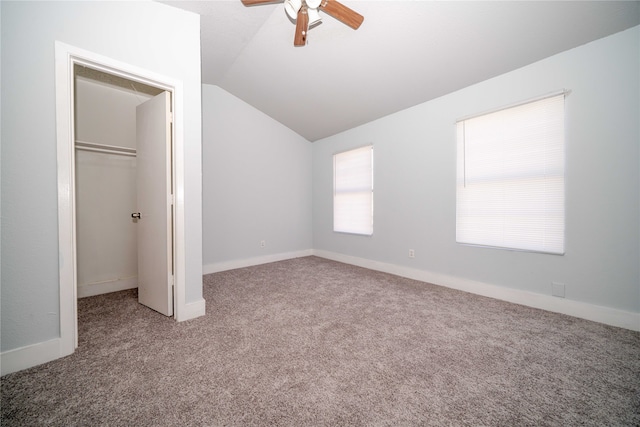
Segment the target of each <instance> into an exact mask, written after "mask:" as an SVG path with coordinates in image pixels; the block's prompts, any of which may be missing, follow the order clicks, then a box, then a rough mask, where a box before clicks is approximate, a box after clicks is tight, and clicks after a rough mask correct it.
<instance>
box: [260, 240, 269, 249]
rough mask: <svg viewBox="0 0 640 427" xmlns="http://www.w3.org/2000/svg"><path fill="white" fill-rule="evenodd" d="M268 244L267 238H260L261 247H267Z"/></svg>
mask: <svg viewBox="0 0 640 427" xmlns="http://www.w3.org/2000/svg"><path fill="white" fill-rule="evenodd" d="M266 246H267V242H266V240H260V247H261V248H264V247H266Z"/></svg>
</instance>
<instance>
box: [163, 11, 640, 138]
mask: <svg viewBox="0 0 640 427" xmlns="http://www.w3.org/2000/svg"><path fill="white" fill-rule="evenodd" d="M341 1H342V3H343V4H345V5H346V6H348V7H350V8H352V9H354V10H355V11H357V12H358V13H360V14H361V15H363V16H364V18H365V19H364V23H363V24H362V26H361V27H360V28H359V29H358V30H353V29H351V28H349V27H347V26H346V25H344V24H342V23H340V22H339V21H337V20H335V19H334V18H332V17H331V16H329V15H326V14H324V13H322V12H321V14H322V16H323V22H322V24H321V25H319V26H317V27H315V28H313V29H311V30H310V31H309V35H308V38H307V40H308V44H307V46H304V47H297V48H296V47H294V46H293V35H294V30H295V24H294V23H293V22H292V21H290V20H289V18H288V17H287V15H286V13H285V12H284V8H283V6H282V4H281V3H275V4H264V5H257V6H251V7H246V6H244V5H242V3H241V1H240V0H207V1H163V3H167V4H169V5H171V6H175V7H179V8H182V9H186V10H189V11H192V12H196V13H198V14H200V15H201V34H202V82H203V83H208V84H214V85H218V86H220V87H222V88H223V89H225V90H227V91H228V92H230V93H232V94H233V95H235V96H237V97H238V98H240V99H242V100H244V101H246V102H247V103H249V104H251V105H253V106H254V107H256V108H258V109H260V110H261V111H263V112H264V113H266V114H268V115H269V116H271V117H273V118H274V119H276V120H278V121H279V122H281V123H283V124H284V125H286V126H287V127H289V128H290V129H293V130H294V131H295V132H297V133H299V134H300V135H302V136H303V137H305V138H306V139H308V140H309V141H316V140H318V139H322V138H324V137H327V136H330V135H333V134H336V133H339V132H342V131H344V130H347V129H350V128H353V127H355V126H358V125H361V124H364V123H367V122H370V121H372V120H375V119H377V118H380V117H383V116H386V115H388V114H392V113H394V112H397V111H400V110H403V109H405V108H408V107H411V106H413V105H417V104H420V103H423V102H426V101H428V100H431V99H434V98H437V97H439V96H442V95H445V94H447V93H450V92H453V91H456V90H458V89H461V88H464V87H466V86H469V85H472V84H474V83H477V82H480V81H483V80H486V79H488V78H491V77H494V76H497V75H500V74H503V73H505V72H508V71H511V70H514V69H516V68H519V67H522V66H524V65H527V64H531V63H533V62H536V61H538V60H540V59H543V58H546V57H548V56H551V55H553V54H556V53H559V52H562V51H565V50H567V49H571V48H573V47H576V46H580V45H582V44H585V43H588V42H590V41H593V40H596V39H598V38H602V37H604V36H607V35H610V34H613V33H616V32H619V31H622V30H624V29H627V28H630V27H633V26H635V25H638V24H640V2H638V1H429V0H424V1H418V0H414V1H405V0H397V1H361V0H341Z"/></svg>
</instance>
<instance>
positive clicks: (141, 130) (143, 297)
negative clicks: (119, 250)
mask: <svg viewBox="0 0 640 427" xmlns="http://www.w3.org/2000/svg"><path fill="white" fill-rule="evenodd" d="M136 121H137V147H136V149H137V156H136V157H137V160H136V168H137V186H138V188H137V190H138V211H137V212H136V213H134V214H137V216H138V217H139V219H138V221H137V222H138V224H137V228H138V230H137V233H138V301H139V302H140V303H141V304H144V305H146V306H147V307H149V308H152V309H154V310H156V311H158V312H160V313H162V314H164V315H166V316H171V315H173V239H172V195H171V95H170V94H169V92H163V93H161V94H160V95H157V96H156V97H155V98H152V99H150V100H148V101H146V102H144V103H143V104H140V105H138V107H137V108H136Z"/></svg>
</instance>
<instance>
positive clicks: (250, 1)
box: [242, 0, 282, 6]
mask: <svg viewBox="0 0 640 427" xmlns="http://www.w3.org/2000/svg"><path fill="white" fill-rule="evenodd" d="M281 1H282V0H242V4H243V5H245V6H253V5H254V4H265V3H280V2H281Z"/></svg>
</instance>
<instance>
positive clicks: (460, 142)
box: [455, 90, 568, 255]
mask: <svg viewBox="0 0 640 427" xmlns="http://www.w3.org/2000/svg"><path fill="white" fill-rule="evenodd" d="M567 93H568V91H566V90H561V91H556V92H552V93H549V94H546V95H543V96H540V97H536V98H533V99H529V100H526V101H523V102H518V103H514V104H510V105H508V106H505V107H501V108H498V109H494V110H490V111H487V112H483V113H479V114H475V115H472V116H467V117H464V118H461V119H458V120H457V121H456V123H455V125H456V220H455V227H456V229H455V233H456V243H458V244H461V245H466V246H476V247H485V248H494V249H503V250H509V251H521V252H532V253H544V254H551V255H564V254H565V252H566V169H567V168H566V148H567V135H566V105H565V104H566V102H565V99H566V95H567ZM551 98H554V99H551ZM542 101H546V102H549V103H551V102H554V101H557V102H558V104H556V107H558V110H559V111H558V113H559V114H561V116H560V117H555V118H553V119H551V120H549V122H551V123H552V129H554V130H555V134H554V138H558V139H557V142H556V143H555V144H556V145H555V146H553V147H554V148H553V150H555V151H554V153H556V154H555V156H559V157H553V156H552V155H549V154H544V155H540V158H541V159H542V158H543V159H544V160H541V161H544V162H549V165H553V164H554V165H555V167H556V168H558V169H557V171H559V173H550V172H549V171H551V170H552V168H547V163H545V164H544V165H545V167H544V168H541V169H540V168H539V165H536V164H532V165H528V166H529V167H530V169H526V170H525V171H524V172H523V170H518V171H517V172H516V171H511V172H510V173H505V172H504V171H503V172H500V171H496V172H494V173H493V177H491V176H490V175H491V174H492V172H491V171H489V173H487V174H485V175H484V176H483V178H484V183H485V186H486V187H487V188H488V187H490V186H491V183H493V187H491V188H492V190H493V191H496V192H499V191H501V190H502V191H505V193H507V191H506V190H504V188H507V187H509V188H510V190H509V193H508V194H509V195H510V196H513V195H516V196H515V197H513V198H511V199H509V197H507V196H504V195H502V197H504V199H507V200H508V201H507V202H504V204H503V205H501V206H500V208H501V209H502V211H501V212H499V213H498V214H497V215H494V214H495V212H496V211H497V210H498V208H494V209H493V211H492V210H491V209H490V208H488V207H486V206H489V204H490V203H489V202H488V201H487V199H484V200H483V202H484V203H486V205H482V202H480V203H478V202H475V203H476V205H475V208H474V209H476V210H475V212H472V214H471V216H474V215H475V216H476V217H482V216H483V215H482V214H483V213H482V212H481V211H482V210H485V212H484V216H485V218H490V217H491V219H493V220H495V219H497V218H501V219H502V221H503V230H500V231H499V232H498V234H496V235H492V234H491V233H486V235H485V236H482V235H481V234H482V231H478V230H481V229H482V226H481V225H480V226H479V225H476V229H475V231H469V230H472V227H471V226H470V224H472V223H473V219H469V217H470V216H469V215H468V210H467V212H465V213H464V214H463V215H467V217H466V218H465V217H464V216H463V217H461V206H463V205H464V208H463V209H462V210H464V209H465V208H466V209H468V207H469V206H472V207H473V202H471V203H470V202H469V198H470V197H469V196H471V197H478V195H480V194H482V193H481V190H471V191H469V190H467V186H468V185H469V181H468V178H469V177H468V176H467V175H468V166H467V161H468V159H467V143H468V141H467V135H466V133H465V131H466V130H465V124H466V122H467V121H471V120H474V119H482V118H485V119H487V118H488V119H487V120H491V119H495V118H496V117H500V116H499V115H506V114H509V111H510V110H511V112H513V111H515V113H514V114H517V113H518V111H517V110H516V109H518V108H520V107H525V108H527V107H532V108H534V109H535V108H537V107H538V106H539V105H542ZM536 103H540V104H536ZM533 104H536V105H533ZM528 114H531V115H533V114H534V113H532V112H529V113H528ZM492 116H493V117H492ZM509 119H513V117H511V118H509ZM548 124H549V123H546V122H545V124H544V125H545V126H547V125H548ZM528 126H529V123H527V124H526V126H522V127H518V128H517V129H518V130H517V136H516V140H517V139H518V138H523V135H524V134H526V133H527V131H524V130H523V129H525V127H527V128H528ZM553 126H555V128H553ZM461 127H462V130H461ZM527 130H528V129H527ZM502 131H503V128H502V127H500V126H497V127H496V129H495V131H494V135H492V138H496V139H500V137H498V136H495V134H497V133H500V132H502ZM529 133H534V132H529ZM536 138H537V139H532V140H534V141H535V142H534V143H533V144H532V145H528V146H527V147H532V146H535V145H536V144H537V143H538V141H542V140H541V139H539V138H541V137H536ZM510 141H512V139H506V138H505V139H504V141H503V142H502V149H506V150H509V149H511V148H512V147H509V142H510ZM544 141H546V140H544ZM530 144H531V143H530ZM523 147H524V145H523ZM523 147H520V148H519V150H522V149H523ZM545 149H546V148H545ZM461 150H462V152H461ZM538 150H540V151H544V150H541V149H539V148H538ZM516 151H517V150H516ZM519 153H520V154H519V155H520V156H522V152H521V151H520V152H519ZM549 159H556V160H549ZM476 161H477V160H476ZM496 163H498V162H496ZM496 167H498V166H496ZM536 167H538V168H539V169H538V170H536ZM461 169H462V170H461ZM505 169H510V168H509V167H506V168H505ZM485 172H486V171H485ZM531 177H534V179H531ZM527 178H528V179H527ZM472 179H473V177H472ZM527 181H529V183H528V184H527ZM532 181H538V182H544V183H545V184H544V185H542V184H536V185H538V186H539V187H535V188H536V189H537V188H545V191H546V188H547V187H545V185H549V183H551V182H552V181H555V182H554V183H553V184H554V185H556V187H555V188H556V190H555V191H556V193H555V200H560V201H559V202H556V203H555V205H554V209H549V210H547V209H546V208H547V204H546V203H549V200H553V199H554V197H553V196H549V194H550V193H549V194H547V193H546V192H545V193H544V197H542V198H540V199H539V200H537V202H540V203H545V204H544V205H538V204H535V203H534V202H533V200H535V199H534V198H533V197H531V198H529V195H528V194H527V193H526V192H525V191H524V190H523V189H524V188H525V185H531V186H533V185H534V184H531V182H532ZM478 182H479V181H478ZM509 184H512V185H511V186H509ZM472 185H474V184H473V182H472ZM475 185H476V186H480V184H475ZM476 188H477V187H476ZM513 188H516V189H517V190H515V191H513ZM549 188H550V187H549ZM473 191H475V193H474V192H473ZM487 193H488V192H487ZM482 195H485V194H482ZM558 197H560V198H558ZM520 198H522V199H526V201H529V202H531V203H532V205H531V206H534V209H533V210H532V211H530V212H532V216H531V218H534V221H540V223H542V224H544V225H542V226H522V225H518V226H513V224H515V223H517V222H518V221H520V222H521V223H523V224H524V223H525V221H524V220H522V219H516V220H513V221H512V219H511V218H510V217H509V213H508V212H513V211H518V210H520V211H522V209H520V207H521V206H520V205H518V204H517V203H518V201H517V200H520ZM465 203H469V204H468V205H466V204H465ZM480 206H483V207H482V208H480ZM542 206H544V208H543V207H542ZM504 209H507V210H508V212H505V211H504ZM472 211H473V209H472ZM549 212H552V213H549ZM553 212H555V214H553ZM516 218H517V217H516ZM550 218H551V219H550ZM465 220H466V221H468V222H466V223H465V222H464V221H465ZM476 221H477V224H481V223H482V224H483V225H485V226H486V225H487V224H490V223H491V221H490V220H483V219H476ZM499 223H500V220H495V222H494V223H493V224H494V225H495V224H499ZM505 223H510V224H511V225H504V224H505ZM510 226H511V227H513V228H512V230H516V231H517V232H518V234H517V235H516V234H513V233H511V234H510V233H509V232H508V231H505V229H509V227H510ZM529 227H530V228H529ZM536 227H537V228H536ZM496 228H498V227H496ZM531 230H537V231H538V234H536V235H537V236H538V237H537V239H536V238H527V237H526V236H525V234H526V232H527V231H531ZM549 230H551V231H553V232H554V233H555V234H553V236H555V243H547V242H548V241H551V242H553V241H554V238H552V239H549V240H548V241H547V240H546V238H540V237H539V236H540V235H544V236H547V234H546V233H547V231H549ZM523 232H524V233H523ZM465 233H466V234H465ZM510 236H514V237H510ZM536 240H538V241H536ZM496 242H500V243H501V244H494V243H496Z"/></svg>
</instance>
